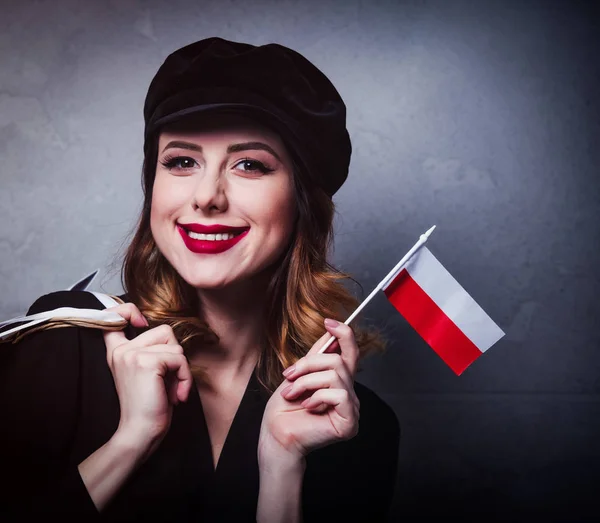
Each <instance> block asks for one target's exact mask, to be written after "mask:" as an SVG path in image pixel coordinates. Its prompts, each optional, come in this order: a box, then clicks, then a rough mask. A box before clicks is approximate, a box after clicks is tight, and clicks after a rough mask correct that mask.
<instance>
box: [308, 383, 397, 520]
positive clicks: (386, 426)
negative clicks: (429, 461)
mask: <svg viewBox="0 0 600 523" xmlns="http://www.w3.org/2000/svg"><path fill="white" fill-rule="evenodd" d="M354 391H355V392H356V396H357V398H358V400H359V402H360V418H359V429H358V434H357V435H356V436H354V437H353V438H352V439H350V440H347V441H341V442H338V443H334V444H332V445H329V446H327V447H324V448H321V449H317V450H315V451H314V452H312V453H310V454H309V455H308V456H307V469H306V473H305V481H304V485H303V510H304V513H305V516H306V517H305V520H306V521H345V522H355V521H356V522H358V521H360V522H364V521H372V522H378V523H379V522H382V521H386V514H387V512H388V510H389V507H390V505H391V501H392V497H393V495H394V489H395V484H396V475H397V470H398V458H399V445H400V424H399V422H398V417H397V416H396V413H395V412H394V410H393V409H392V408H391V407H390V405H388V404H387V403H386V402H385V401H384V400H383V399H382V398H381V397H380V396H379V395H378V394H377V393H375V391H373V390H372V389H370V388H369V387H367V386H366V385H363V384H362V383H359V382H356V381H355V383H354ZM332 499H343V500H344V503H341V504H332V503H331V500H332Z"/></svg>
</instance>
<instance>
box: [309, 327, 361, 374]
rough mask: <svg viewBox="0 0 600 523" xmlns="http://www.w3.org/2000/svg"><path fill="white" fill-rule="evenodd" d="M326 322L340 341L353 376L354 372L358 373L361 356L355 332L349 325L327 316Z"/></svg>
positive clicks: (343, 355)
mask: <svg viewBox="0 0 600 523" xmlns="http://www.w3.org/2000/svg"><path fill="white" fill-rule="evenodd" d="M324 323H325V328H326V329H327V331H328V332H329V333H330V334H332V335H333V336H335V337H336V338H337V340H338V343H339V344H340V350H341V356H342V359H343V360H344V362H345V363H346V365H347V367H348V369H349V370H350V373H351V374H352V376H354V374H356V368H357V366H358V356H359V350H358V345H357V344H356V339H355V338H354V332H353V331H352V329H351V328H350V326H349V325H346V324H344V323H340V322H338V321H336V320H332V319H329V318H327V319H326V320H325V322H324ZM317 350H318V349H317Z"/></svg>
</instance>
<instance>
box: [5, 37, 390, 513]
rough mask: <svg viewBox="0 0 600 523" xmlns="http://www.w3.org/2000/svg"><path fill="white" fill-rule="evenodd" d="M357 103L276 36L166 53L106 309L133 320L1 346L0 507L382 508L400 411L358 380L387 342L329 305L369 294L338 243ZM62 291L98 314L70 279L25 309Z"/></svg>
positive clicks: (62, 300)
mask: <svg viewBox="0 0 600 523" xmlns="http://www.w3.org/2000/svg"><path fill="white" fill-rule="evenodd" d="M345 114H346V113H345V105H344V103H343V101H342V99H341V98H340V96H339V93H338V92H337V91H336V89H335V88H334V87H333V85H332V84H331V82H330V81H329V80H328V79H327V78H326V77H325V75H323V73H322V72H321V71H319V70H318V69H317V68H316V67H315V66H314V65H313V64H311V63H310V62H309V61H308V60H306V59H305V58H304V57H303V56H301V55H300V54H298V53H296V52H295V51H292V50H291V49H288V48H286V47H283V46H280V45H277V44H269V45H264V46H258V47H256V46H252V45H249V44H243V43H236V42H229V41H226V40H223V39H220V38H209V39H206V40H201V41H199V42H195V43H193V44H190V45H188V46H186V47H183V48H182V49H179V50H177V51H175V52H174V53H172V54H171V55H170V56H169V57H167V59H166V60H165V62H164V63H163V65H162V66H161V67H160V69H159V70H158V72H157V73H156V76H155V77H154V79H153V80H152V83H151V84H150V87H149V90H148V94H147V96H146V102H145V106H144V117H145V124H146V127H145V142H144V165H143V171H142V183H143V188H144V205H143V208H142V211H141V215H140V217H139V220H138V223H137V225H136V229H135V234H134V236H133V239H132V241H131V243H130V245H129V247H128V249H127V252H126V253H125V259H124V264H123V273H122V275H123V286H124V289H125V294H123V295H122V296H120V301H121V302H122V303H121V304H119V305H117V306H115V307H111V308H109V310H111V311H114V312H116V313H118V314H119V315H120V316H122V317H123V318H124V319H125V320H127V322H128V323H129V325H128V326H127V327H126V329H125V331H114V330H113V331H108V330H107V331H104V332H103V333H102V334H101V333H100V332H99V331H97V330H92V329H87V328H82V327H70V328H64V329H52V330H41V331H38V332H35V333H33V334H30V335H28V336H26V337H25V338H24V339H22V340H20V341H19V342H18V343H16V344H14V345H13V346H11V347H10V348H9V349H8V350H7V361H8V362H9V364H8V365H5V366H3V367H2V369H1V372H2V375H1V376H0V383H1V386H2V393H1V394H0V399H1V401H2V404H1V405H0V410H1V412H2V413H3V420H4V423H5V427H10V429H9V430H8V431H5V432H6V434H5V439H6V438H7V442H6V443H5V444H4V445H2V446H0V462H2V466H3V472H4V474H5V475H7V477H10V478H11V482H10V486H9V487H7V488H5V489H3V490H2V492H1V493H0V507H2V508H0V510H3V509H7V510H8V511H9V512H10V514H2V516H3V518H2V520H3V521H4V520H7V521H10V517H14V519H15V520H23V519H27V518H33V517H34V516H43V517H47V516H48V515H49V514H53V515H56V516H58V517H62V518H73V517H75V519H77V520H79V521H94V520H98V521H100V520H101V521H144V522H148V521H227V522H231V521H235V522H243V521H260V522H289V523H293V522H299V521H305V522H307V523H309V522H316V521H327V522H328V523H331V522H336V521H340V522H341V521H344V522H349V521H364V522H373V523H374V522H378V521H385V518H386V514H387V512H388V509H389V506H390V504H391V500H392V496H393V492H394V485H395V481H396V470H397V460H398V445H399V425H398V420H397V418H396V415H395V414H394V412H393V411H392V410H391V409H390V407H389V406H388V405H386V404H385V403H384V402H383V401H382V400H381V399H380V398H379V397H378V396H377V395H376V394H375V393H374V392H373V391H371V390H369V389H368V388H367V387H365V386H363V385H361V384H360V383H358V382H357V381H355V376H356V372H357V369H358V365H359V361H360V360H361V358H363V357H364V356H365V355H367V354H369V353H370V352H373V351H375V350H378V349H381V348H382V347H383V342H382V340H381V339H380V338H379V336H378V334H377V333H376V332H372V331H369V330H362V329H355V330H352V329H350V327H348V326H346V325H344V324H341V323H339V322H338V321H337V320H340V319H342V318H344V317H345V316H346V315H347V314H348V313H349V312H350V311H351V309H353V308H354V307H355V306H356V304H357V302H356V300H355V298H354V297H353V296H352V295H351V294H350V293H349V292H348V290H347V289H346V288H345V286H344V285H343V282H344V280H345V279H346V278H347V275H345V274H343V273H340V272H339V271H337V270H336V269H335V268H333V267H332V266H331V265H330V264H329V263H328V259H327V256H328V252H329V248H330V244H331V241H332V230H333V216H334V204H333V201H332V196H333V194H334V193H335V192H336V191H337V190H338V189H339V187H340V186H341V185H342V183H343V182H344V181H345V179H346V177H347V174H348V166H349V161H350V154H351V146H350V139H349V136H348V133H347V131H346V123H345ZM61 306H70V307H79V308H104V306H103V305H102V304H101V303H99V302H98V301H97V299H96V298H95V297H94V296H93V295H92V294H90V293H86V292H81V291H79V292H76V291H69V292H59V293H52V294H50V295H47V296H43V297H42V298H40V299H39V300H37V301H36V302H35V303H34V304H33V305H32V307H31V308H30V310H29V313H30V314H33V313H36V312H40V311H43V310H50V309H54V308H58V307H61ZM331 336H334V337H335V338H336V341H335V343H333V344H331V346H330V347H329V349H328V350H327V351H326V352H325V353H322V354H321V353H320V352H319V349H320V348H321V347H322V346H323V345H324V344H325V343H326V342H327V340H328V338H329V337H331ZM23 383H28V384H29V386H28V387H27V388H26V389H25V390H23V387H22V384H23ZM14 391H19V393H20V394H19V397H18V401H14V400H13V398H14ZM359 418H360V422H359Z"/></svg>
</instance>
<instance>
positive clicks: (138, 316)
mask: <svg viewBox="0 0 600 523" xmlns="http://www.w3.org/2000/svg"><path fill="white" fill-rule="evenodd" d="M105 310H107V311H112V312H116V313H117V314H118V315H119V316H121V317H122V318H123V319H125V320H127V321H128V322H129V323H131V324H132V325H133V326H134V327H148V320H146V318H145V317H144V315H143V314H142V313H141V312H140V310H139V309H138V308H137V307H136V306H135V305H134V304H133V303H122V304H121V305H117V306H116V307H110V308H108V309H105Z"/></svg>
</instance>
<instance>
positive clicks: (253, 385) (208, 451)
mask: <svg viewBox="0 0 600 523" xmlns="http://www.w3.org/2000/svg"><path fill="white" fill-rule="evenodd" d="M256 369H257V365H255V366H254V368H253V369H252V373H251V374H250V377H249V379H248V382H247V383H246V387H245V389H244V393H243V394H242V397H241V399H240V402H239V404H238V406H237V409H236V411H235V414H234V416H233V419H232V421H231V424H230V425H229V430H228V431H227V435H226V436H225V440H224V441H223V447H222V448H221V452H220V453H219V459H218V461H217V464H216V466H215V459H214V456H213V448H212V445H213V444H212V440H211V438H210V431H209V430H208V423H207V421H206V415H205V412H204V407H203V405H202V398H201V397H200V391H199V390H198V387H192V389H193V391H194V395H195V397H196V399H197V401H198V406H199V408H200V414H201V421H202V426H203V427H202V428H203V431H204V436H205V438H204V441H205V442H206V445H207V447H208V448H205V449H204V451H203V452H205V455H207V459H208V461H209V464H210V471H211V473H212V476H213V477H216V476H218V475H220V474H219V472H220V471H221V470H222V469H223V467H224V466H226V465H223V462H224V458H225V459H226V458H227V456H228V455H229V454H230V453H231V451H229V450H228V449H229V447H230V446H231V445H232V440H233V439H235V435H236V432H237V430H238V425H239V424H240V423H241V422H242V421H243V417H244V415H245V414H246V412H247V410H248V407H249V406H250V405H249V402H250V401H251V399H252V395H253V394H256V393H260V388H261V385H260V383H259V381H258V379H257V377H256Z"/></svg>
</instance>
